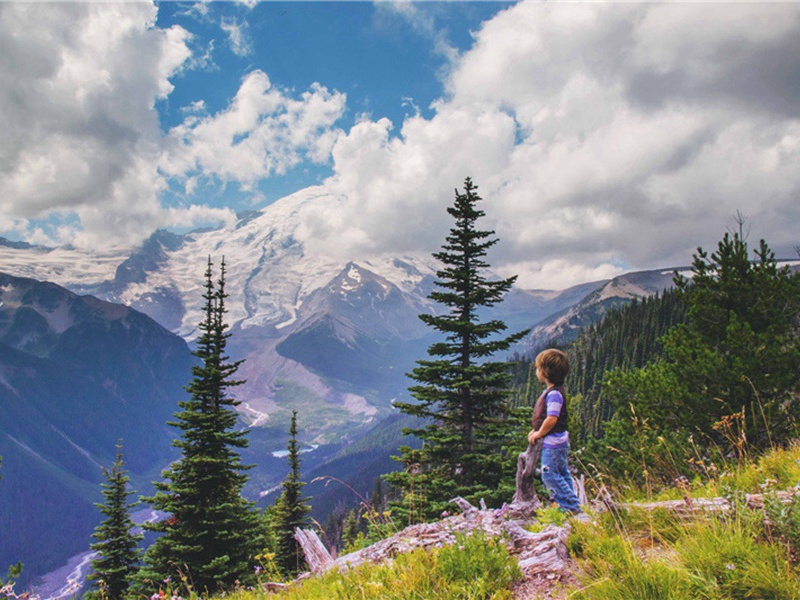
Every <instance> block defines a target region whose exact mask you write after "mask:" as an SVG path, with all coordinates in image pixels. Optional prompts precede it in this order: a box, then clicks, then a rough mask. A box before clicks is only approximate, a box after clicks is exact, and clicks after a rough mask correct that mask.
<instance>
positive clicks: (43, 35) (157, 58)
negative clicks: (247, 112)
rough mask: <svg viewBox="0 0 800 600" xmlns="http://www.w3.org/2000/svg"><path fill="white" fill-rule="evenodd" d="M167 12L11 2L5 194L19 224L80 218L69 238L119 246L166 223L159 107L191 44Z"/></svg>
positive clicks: (1, 182)
mask: <svg viewBox="0 0 800 600" xmlns="http://www.w3.org/2000/svg"><path fill="white" fill-rule="evenodd" d="M155 18H156V9H155V7H154V6H153V5H149V4H145V3H134V4H115V3H112V4H95V3H85V4H80V3H61V4H59V3H55V4H38V3H3V4H2V5H0V44H2V55H3V58H4V60H2V61H0V130H2V131H3V140H2V142H0V202H2V204H3V213H4V214H5V215H6V218H13V219H16V220H17V224H18V228H21V227H24V223H26V222H27V221H28V220H30V219H44V218H47V217H49V216H52V215H61V216H62V217H65V216H68V215H74V216H76V218H77V221H78V222H77V223H76V224H75V225H66V226H62V227H61V228H60V229H59V233H58V237H60V238H61V241H73V242H84V243H92V242H94V243H97V242H102V241H105V243H108V239H109V238H110V239H113V240H115V241H123V242H124V241H128V240H131V239H140V238H141V237H142V236H144V235H147V234H148V233H149V232H150V231H152V229H153V228H155V227H157V226H158V222H159V219H160V217H161V216H162V215H161V212H162V211H161V207H160V204H159V202H158V200H157V194H158V193H159V191H160V190H161V188H162V187H163V182H162V181H161V180H160V178H159V177H158V176H157V175H156V169H155V165H156V163H157V160H158V157H159V148H158V139H159V137H160V132H159V125H158V120H157V115H156V113H155V111H154V110H153V105H154V104H155V102H156V101H157V100H158V99H161V98H165V97H167V96H168V95H169V94H170V92H171V91H172V89H173V84H172V83H171V81H170V77H172V76H173V75H175V74H176V73H178V72H179V71H180V70H181V69H182V68H183V65H184V64H185V63H186V61H187V60H188V59H189V57H190V54H191V51H190V50H189V47H188V42H189V38H190V34H189V33H188V32H187V31H186V30H184V29H183V28H181V27H177V26H176V27H171V28H169V29H159V28H157V27H155V26H154V24H155ZM64 220H65V221H66V222H69V221H70V219H64ZM95 225H96V227H95Z"/></svg>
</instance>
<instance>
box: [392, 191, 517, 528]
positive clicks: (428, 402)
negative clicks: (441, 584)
mask: <svg viewBox="0 0 800 600" xmlns="http://www.w3.org/2000/svg"><path fill="white" fill-rule="evenodd" d="M480 200H481V197H480V196H479V195H478V194H477V187H476V186H475V185H473V183H472V181H471V180H470V179H469V178H467V179H466V180H465V182H464V188H463V193H459V191H458V190H456V198H455V202H454V204H453V206H451V207H448V209H447V212H448V213H449V214H450V215H451V216H452V217H453V219H454V220H455V224H454V226H453V227H452V228H451V229H450V233H449V235H448V236H447V237H446V241H445V244H444V245H443V246H442V250H441V251H440V252H437V253H435V254H434V255H433V256H434V258H436V259H437V260H439V261H440V262H441V263H442V264H443V268H442V269H441V270H439V271H437V273H436V275H437V278H438V279H437V281H436V285H437V286H438V288H439V289H438V290H437V291H434V292H432V293H431V294H430V296H429V298H430V299H431V300H434V301H435V302H437V303H439V304H440V305H442V306H443V307H444V308H445V309H446V313H445V314H441V315H432V314H422V315H420V319H422V321H423V322H424V323H426V324H427V325H429V326H430V327H432V328H434V329H435V330H437V331H439V332H441V333H442V334H444V336H445V339H444V340H443V341H440V342H437V343H435V344H433V345H432V346H431V347H430V348H429V349H428V354H429V355H430V356H431V357H432V358H431V359H428V360H420V361H418V362H417V365H418V366H417V367H416V368H415V369H414V370H413V371H412V372H411V374H410V375H409V376H410V377H411V378H412V379H414V380H415V381H417V382H418V385H415V386H412V387H411V388H409V392H410V393H411V395H412V396H413V397H414V398H415V399H416V402H415V403H414V402H402V403H401V402H398V403H396V406H397V407H398V408H399V409H400V410H401V411H403V412H404V413H407V414H409V415H413V416H415V417H421V418H422V419H424V420H425V423H426V425H425V426H424V427H422V428H418V429H406V430H405V432H407V433H412V434H414V435H416V436H417V437H418V438H420V439H421V440H422V441H423V445H422V448H421V449H412V448H410V447H408V446H404V447H402V448H401V452H402V455H401V456H400V457H399V458H398V459H397V460H399V461H401V462H403V463H404V464H405V465H406V469H405V470H404V471H401V472H397V473H392V474H389V475H387V476H386V479H387V480H388V481H389V482H390V483H392V484H394V485H395V486H397V487H399V488H400V489H401V490H402V491H403V493H404V496H405V497H404V499H403V501H401V502H399V503H396V504H395V505H394V507H395V509H396V510H397V511H399V512H400V513H405V516H406V517H411V516H412V515H411V513H415V512H416V513H418V514H419V513H421V516H425V517H432V516H435V515H438V514H439V513H440V512H441V511H442V510H444V509H446V508H447V506H448V503H449V501H450V500H451V499H452V498H453V497H454V496H457V495H461V496H463V497H465V498H467V499H468V500H472V501H476V500H478V499H480V498H481V497H485V498H486V499H487V500H490V499H492V500H494V499H495V498H494V495H496V494H497V488H498V486H499V484H500V482H501V479H502V477H503V474H504V470H506V469H505V468H504V464H503V463H504V459H503V456H502V452H501V449H502V447H503V444H504V438H505V437H506V436H507V434H508V433H509V431H508V428H507V427H505V426H506V424H507V416H508V410H507V398H508V395H509V390H508V386H509V374H508V363H505V362H493V361H490V360H489V358H490V357H491V356H492V355H493V354H495V353H496V352H499V351H503V350H507V349H508V348H509V346H510V345H511V344H512V343H514V342H516V341H517V340H519V339H520V338H522V336H523V335H525V333H526V332H520V333H516V334H513V335H510V336H507V337H504V338H503V337H501V338H497V337H496V336H497V334H500V333H501V332H503V331H505V329H506V325H505V323H503V322H502V321H499V320H489V321H481V320H480V318H479V314H478V313H479V311H480V310H481V309H484V308H486V307H490V306H492V305H494V304H496V303H498V302H500V301H501V300H502V298H503V296H504V294H505V293H506V292H507V291H508V290H509V289H510V288H511V286H512V285H513V283H514V281H515V280H516V277H510V278H508V279H502V280H492V279H489V278H487V276H486V275H485V270H486V269H487V267H488V266H489V265H488V263H487V262H486V261H485V260H484V257H485V256H486V253H487V250H488V249H489V248H491V247H492V246H494V245H495V244H496V243H497V239H494V238H492V237H491V236H493V235H494V232H493V231H484V230H481V229H478V228H477V224H478V220H479V219H480V218H481V217H483V216H484V212H483V211H482V210H480V209H479V208H478V207H477V203H478V202H479V201H480Z"/></svg>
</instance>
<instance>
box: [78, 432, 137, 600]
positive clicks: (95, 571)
mask: <svg viewBox="0 0 800 600" xmlns="http://www.w3.org/2000/svg"><path fill="white" fill-rule="evenodd" d="M103 475H105V478H106V481H105V483H102V484H101V487H102V488H103V498H104V500H105V501H104V502H103V503H102V504H101V503H98V504H97V505H96V506H97V507H98V508H99V509H100V512H101V513H103V514H104V515H105V516H106V518H105V520H104V521H103V522H102V523H100V525H98V526H97V529H95V532H94V534H92V537H93V538H95V539H96V540H98V541H97V542H95V543H93V544H91V545H90V548H91V549H92V550H94V551H95V552H97V554H98V556H97V558H95V559H94V560H92V563H91V565H92V573H91V574H90V575H89V576H88V579H89V580H90V581H93V582H94V588H93V589H92V590H90V591H89V592H88V593H87V594H86V595H85V597H86V598H88V599H99V598H105V599H108V600H122V598H125V597H126V596H127V595H128V589H129V587H130V583H131V581H132V579H133V575H134V574H135V573H136V572H137V571H138V567H139V560H140V557H141V552H140V550H139V547H138V546H139V542H140V541H141V539H142V535H141V534H134V533H132V530H133V527H134V523H133V521H132V520H131V517H130V508H131V507H132V506H134V505H135V504H136V502H132V503H129V502H128V496H130V495H132V494H133V492H132V491H130V490H129V489H128V482H129V481H130V478H129V477H128V475H127V473H126V471H125V468H124V463H123V460H122V441H120V442H118V443H117V459H116V461H115V462H114V464H113V465H112V466H111V470H108V469H106V468H105V467H103Z"/></svg>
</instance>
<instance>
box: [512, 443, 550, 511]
mask: <svg viewBox="0 0 800 600" xmlns="http://www.w3.org/2000/svg"><path fill="white" fill-rule="evenodd" d="M541 460H542V441H541V440H536V443H535V444H528V449H527V450H526V451H525V452H521V453H520V454H519V456H518V457H517V489H516V492H515V493H514V499H513V500H512V501H511V505H512V506H514V505H518V506H524V505H528V504H536V505H541V503H540V502H539V498H538V496H537V495H536V489H535V488H534V482H535V481H536V469H537V467H538V466H539V463H540V462H541Z"/></svg>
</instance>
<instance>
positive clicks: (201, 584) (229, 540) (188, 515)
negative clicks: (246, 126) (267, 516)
mask: <svg viewBox="0 0 800 600" xmlns="http://www.w3.org/2000/svg"><path fill="white" fill-rule="evenodd" d="M211 267H212V263H211V259H209V261H208V268H207V270H206V273H205V277H206V283H205V293H204V295H203V298H204V300H205V305H204V310H203V314H204V318H203V320H202V322H201V323H200V324H199V329H200V331H201V332H202V334H201V335H200V337H199V339H198V340H197V349H196V350H195V352H194V354H195V356H196V357H197V358H198V359H199V360H200V364H199V365H196V366H194V367H193V368H192V374H193V379H192V381H191V383H190V384H189V385H188V386H187V387H186V391H187V392H188V393H189V399H188V400H185V401H182V402H180V403H179V406H180V408H181V409H182V410H181V411H180V412H178V413H176V414H175V420H174V421H171V422H169V424H170V425H172V426H173V427H176V428H178V429H179V430H180V431H181V436H180V438H179V439H177V440H175V442H173V443H174V445H175V446H177V447H178V448H180V449H181V453H182V454H181V457H180V459H179V460H177V461H176V462H175V463H173V464H172V465H171V466H170V467H169V468H168V469H167V470H166V471H165V472H164V473H163V475H164V479H165V480H164V481H162V482H157V483H156V484H155V486H156V489H157V492H156V494H155V496H153V497H151V498H147V501H148V502H149V503H150V504H151V506H152V507H153V508H155V509H157V510H160V511H163V512H165V513H168V515H169V518H167V519H166V520H164V521H160V522H158V523H153V524H150V525H149V526H148V529H151V530H153V531H157V532H159V533H161V534H163V535H161V536H160V537H159V538H158V539H157V540H156V542H155V543H154V544H153V545H152V546H151V547H150V549H149V550H148V551H147V553H146V554H145V567H144V568H143V569H142V572H141V574H140V580H141V581H143V582H145V583H147V582H149V583H150V584H152V583H153V582H156V583H158V582H161V581H163V580H164V579H167V578H170V579H171V581H172V582H173V585H175V586H176V587H179V586H180V584H179V582H184V584H185V586H186V587H188V586H192V587H193V588H194V590H195V591H197V592H199V593H206V592H208V593H216V592H218V591H221V590H224V589H226V588H230V587H233V585H234V584H235V582H237V581H238V582H240V583H241V584H246V583H248V582H251V581H252V580H253V573H254V571H253V566H252V562H253V557H254V556H256V555H257V554H258V552H259V551H260V550H261V545H262V542H263V534H264V531H263V524H262V522H261V518H260V515H259V513H258V511H257V510H256V508H255V505H254V504H253V503H252V502H248V501H247V500H245V499H244V498H243V497H242V488H243V487H244V485H245V483H246V481H247V475H246V474H245V473H244V471H245V470H246V469H249V468H250V467H248V466H245V465H243V464H242V462H241V457H240V455H239V450H240V449H242V448H245V447H246V446H247V444H248V441H247V438H246V434H247V431H246V430H241V431H235V430H234V426H235V424H236V420H237V413H236V410H235V407H236V406H237V405H238V404H239V403H238V402H237V401H235V400H234V399H232V398H231V397H230V396H229V394H228V389H229V388H231V387H233V386H236V385H240V384H241V383H243V382H242V381H236V380H234V379H233V375H234V373H235V372H236V370H237V369H238V368H239V365H240V364H241V361H236V362H231V361H230V359H229V357H228V356H227V355H226V354H225V352H226V350H225V348H226V344H227V340H228V338H229V337H230V334H229V333H228V332H227V328H228V325H227V324H226V323H225V319H224V315H225V313H226V309H225V299H226V298H227V294H226V292H225V262H224V260H223V262H222V265H221V270H220V275H219V279H218V281H217V283H216V286H215V284H214V281H213V279H212V268H211ZM184 591H186V590H184Z"/></svg>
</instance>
